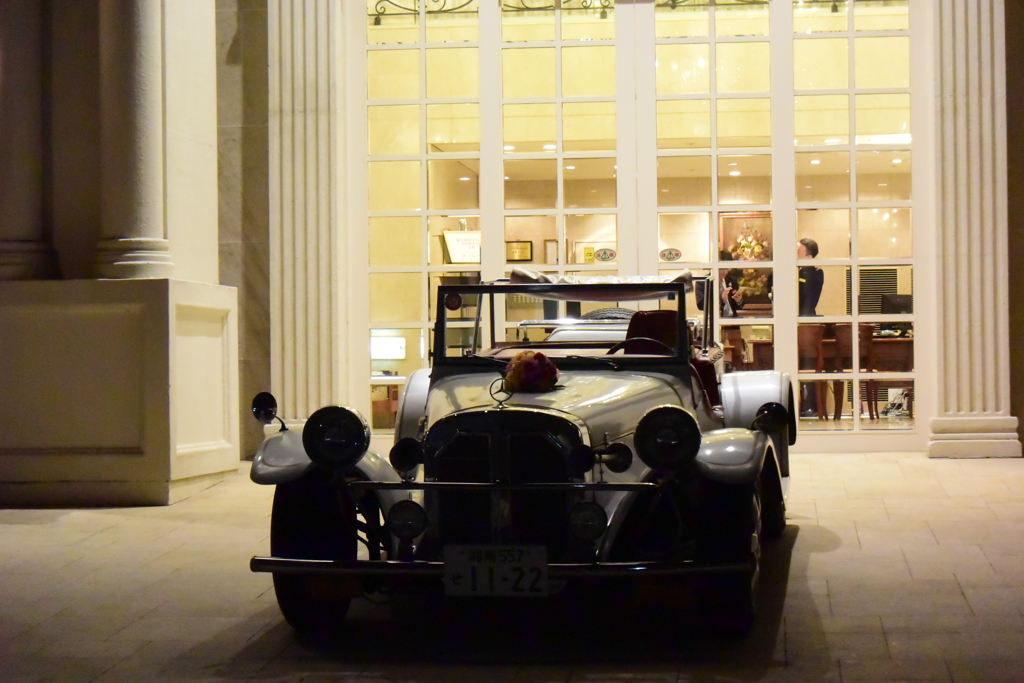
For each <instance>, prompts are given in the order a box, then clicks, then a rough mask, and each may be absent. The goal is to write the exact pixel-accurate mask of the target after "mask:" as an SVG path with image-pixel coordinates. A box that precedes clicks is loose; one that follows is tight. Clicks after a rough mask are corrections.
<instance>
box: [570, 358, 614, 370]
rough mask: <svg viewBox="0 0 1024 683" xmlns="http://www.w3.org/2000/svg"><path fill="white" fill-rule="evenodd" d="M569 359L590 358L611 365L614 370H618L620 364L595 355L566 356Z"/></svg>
mask: <svg viewBox="0 0 1024 683" xmlns="http://www.w3.org/2000/svg"><path fill="white" fill-rule="evenodd" d="M566 359H567V360H589V361H593V362H595V363H601V364H602V365H610V366H611V368H612V370H618V369H619V364H618V363H616V362H615V361H613V360H609V359H607V358H597V357H595V356H566Z"/></svg>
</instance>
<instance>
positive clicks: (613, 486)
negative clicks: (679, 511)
mask: <svg viewBox="0 0 1024 683" xmlns="http://www.w3.org/2000/svg"><path fill="white" fill-rule="evenodd" d="M347 486H348V487H350V488H353V489H357V490H361V489H379V490H389V489H405V490H409V491H427V490H431V491H436V490H450V491H454V490H463V491H465V490H469V489H475V490H489V489H497V490H503V491H505V490H509V491H566V490H576V491H638V490H640V489H652V488H658V486H659V485H658V484H655V483H653V482H642V481H637V482H622V483H607V484H606V483H601V482H579V483H574V482H554V483H544V482H537V483H532V484H530V483H525V484H497V483H490V482H444V481H408V482H390V481H353V482H349V483H348V484H347Z"/></svg>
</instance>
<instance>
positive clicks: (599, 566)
mask: <svg viewBox="0 0 1024 683" xmlns="http://www.w3.org/2000/svg"><path fill="white" fill-rule="evenodd" d="M249 569H251V570H252V571H254V572H271V573H274V574H305V575H320V576H356V577H376V578H389V577H390V578H403V579H408V578H414V579H442V578H444V563H443V562H398V561H393V560H391V561H384V560H382V561H379V562H371V561H367V560H293V559H285V558H282V557H254V558H252V559H251V560H250V561H249ZM747 571H750V565H749V564H748V563H744V562H739V563H735V564H715V565H707V564H698V563H696V562H684V563H681V564H666V563H662V562H600V563H594V564H549V565H548V577H549V578H551V579H554V580H561V581H566V580H571V579H624V578H634V579H646V578H657V577H666V576H683V575H687V574H732V573H742V572H747Z"/></svg>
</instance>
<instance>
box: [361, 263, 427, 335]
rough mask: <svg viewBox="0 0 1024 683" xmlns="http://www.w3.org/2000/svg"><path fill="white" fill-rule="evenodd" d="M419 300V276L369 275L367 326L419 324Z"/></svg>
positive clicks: (421, 295)
mask: <svg viewBox="0 0 1024 683" xmlns="http://www.w3.org/2000/svg"><path fill="white" fill-rule="evenodd" d="M422 297H423V281H422V276H421V275H420V274H419V273H370V322H371V323H398V322H414V321H418V320H419V319H420V317H421V315H422V313H421V310H422V309H421V308H420V307H421V306H422V305H423V301H422Z"/></svg>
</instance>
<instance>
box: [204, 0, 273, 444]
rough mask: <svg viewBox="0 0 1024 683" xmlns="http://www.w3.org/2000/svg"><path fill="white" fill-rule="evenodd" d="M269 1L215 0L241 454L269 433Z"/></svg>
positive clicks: (226, 260) (223, 275)
mask: <svg viewBox="0 0 1024 683" xmlns="http://www.w3.org/2000/svg"><path fill="white" fill-rule="evenodd" d="M267 140H268V127H267V1H266V0H217V161H218V176H219V180H218V185H219V197H220V198H219V208H218V214H219V224H220V232H219V245H220V258H219V260H220V282H221V284H223V285H230V286H232V287H237V288H238V315H239V329H238V343H239V354H238V363H239V393H240V396H239V399H240V400H239V412H240V413H241V415H240V427H241V432H242V442H241V450H242V455H243V457H250V456H252V455H253V454H254V453H255V452H256V449H257V448H258V447H259V444H260V442H261V441H262V440H263V429H262V427H261V426H260V425H259V423H257V422H256V421H255V420H253V419H252V417H251V416H250V415H249V411H250V403H251V401H252V397H253V396H254V395H255V394H257V393H258V392H260V391H268V390H269V389H270V277H269V269H270V265H269V264H270V242H269V240H270V235H269V204H268V196H269V195H268V180H267V171H268V148H267Z"/></svg>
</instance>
